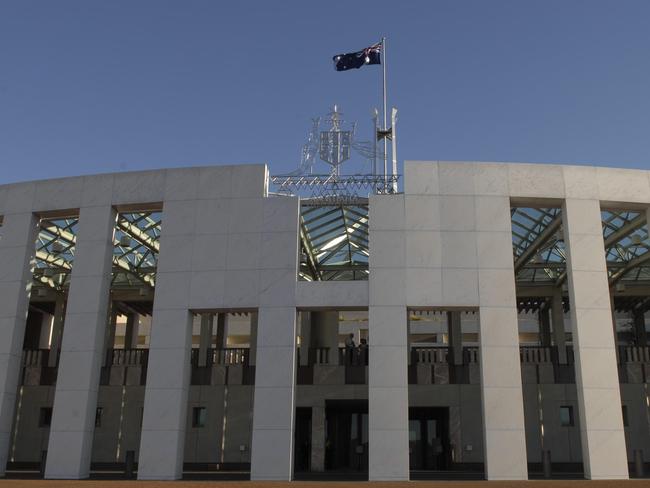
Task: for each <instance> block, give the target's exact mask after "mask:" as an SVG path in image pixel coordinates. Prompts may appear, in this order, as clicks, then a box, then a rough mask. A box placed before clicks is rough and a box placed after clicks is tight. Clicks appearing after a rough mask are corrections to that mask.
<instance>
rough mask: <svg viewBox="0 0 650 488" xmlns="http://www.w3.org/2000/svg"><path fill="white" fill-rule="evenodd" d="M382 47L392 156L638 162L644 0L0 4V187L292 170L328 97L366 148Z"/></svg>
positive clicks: (649, 114) (643, 115)
mask: <svg viewBox="0 0 650 488" xmlns="http://www.w3.org/2000/svg"><path fill="white" fill-rule="evenodd" d="M381 35H386V36H387V37H388V40H389V43H390V44H389V52H388V55H389V59H388V63H389V90H390V92H389V95H390V103H391V104H393V105H395V106H397V107H398V108H399V115H400V117H399V123H398V130H399V154H398V156H399V159H400V161H402V160H404V159H432V160H433V159H440V160H442V159H444V160H477V161H530V162H571V163H581V164H587V163H593V164H598V165H608V166H623V167H632V168H645V169H650V2H649V1H646V0H637V1H634V0H622V1H621V0H612V1H606V2H605V1H596V0H582V1H578V0H575V1H569V0H545V1H523V0H511V1H485V0H476V1H466V0H449V1H432V0H428V1H402V2H397V1H394V0H392V1H380V0H373V1H349V0H348V1H329V2H325V1H319V2H313V1H305V0H302V1H273V2H270V1H258V2H252V1H200V0H184V1H182V2H181V1H176V2H170V1H144V0H137V1H135V0H129V1H115V0H112V1H101V2H100V1H92V0H83V1H66V0H58V1H45V0H43V1H30V0H16V1H13V0H0V182H3V183H4V182H12V181H20V180H26V179H38V178H49V177H58V176H69V175H76V174H92V173H98V172H109V171H124V170H138V169H151V168H162V167H176V166H193V165H204V164H214V163H216V164H226V163H245V162H265V163H268V164H269V165H270V167H271V171H272V172H273V173H283V172H286V171H290V170H292V169H294V168H295V167H296V165H297V164H298V162H299V157H300V148H301V146H302V144H303V143H304V141H305V137H306V134H307V131H308V129H309V124H310V119H311V117H313V116H315V115H319V114H323V113H326V112H327V111H328V109H329V107H330V106H331V105H332V104H333V103H338V104H339V106H341V107H342V110H343V112H344V113H345V115H346V117H347V118H348V119H352V120H356V121H358V123H359V129H360V132H361V136H362V138H366V139H370V137H371V133H370V132H371V131H370V112H371V109H372V107H374V106H378V104H379V103H380V90H381V84H380V69H379V67H377V66H369V67H365V68H362V69H360V70H354V71H349V72H342V73H337V72H335V71H334V70H333V67H332V62H331V57H332V56H333V55H334V54H337V53H340V52H349V51H356V50H359V49H362V48H364V47H366V46H368V45H370V44H371V43H373V42H376V41H378V40H379V38H380V37H381Z"/></svg>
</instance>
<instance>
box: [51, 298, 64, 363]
mask: <svg viewBox="0 0 650 488" xmlns="http://www.w3.org/2000/svg"><path fill="white" fill-rule="evenodd" d="M64 321H65V295H63V293H58V294H57V296H56V302H55V304H54V320H53V321H52V340H51V342H50V355H49V356H48V359H47V365H48V366H49V367H50V368H54V367H55V366H56V365H57V361H58V358H59V351H60V349H61V341H62V339H63V323H64Z"/></svg>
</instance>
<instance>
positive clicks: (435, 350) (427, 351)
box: [411, 346, 449, 364]
mask: <svg viewBox="0 0 650 488" xmlns="http://www.w3.org/2000/svg"><path fill="white" fill-rule="evenodd" d="M448 354H449V348H448V347H444V346H441V347H437V346H434V347H412V348H411V362H412V363H413V364H435V363H446V362H447V361H448V359H447V357H448Z"/></svg>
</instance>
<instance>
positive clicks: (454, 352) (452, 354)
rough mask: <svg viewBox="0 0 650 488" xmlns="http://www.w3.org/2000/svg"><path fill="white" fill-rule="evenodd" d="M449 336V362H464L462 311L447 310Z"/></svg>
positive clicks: (458, 363) (457, 363) (459, 363)
mask: <svg viewBox="0 0 650 488" xmlns="http://www.w3.org/2000/svg"><path fill="white" fill-rule="evenodd" d="M447 337H448V338H449V362H450V363H451V364H455V365H462V364H463V330H462V327H461V323H460V312H447Z"/></svg>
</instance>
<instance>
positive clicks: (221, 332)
mask: <svg viewBox="0 0 650 488" xmlns="http://www.w3.org/2000/svg"><path fill="white" fill-rule="evenodd" d="M215 347H217V348H218V349H225V348H226V347H228V314H227V313H223V312H222V313H219V314H218V315H217V340H216V346H215Z"/></svg>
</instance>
